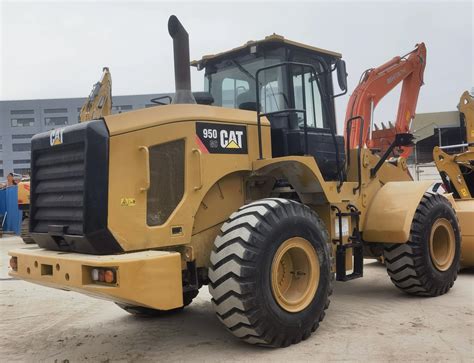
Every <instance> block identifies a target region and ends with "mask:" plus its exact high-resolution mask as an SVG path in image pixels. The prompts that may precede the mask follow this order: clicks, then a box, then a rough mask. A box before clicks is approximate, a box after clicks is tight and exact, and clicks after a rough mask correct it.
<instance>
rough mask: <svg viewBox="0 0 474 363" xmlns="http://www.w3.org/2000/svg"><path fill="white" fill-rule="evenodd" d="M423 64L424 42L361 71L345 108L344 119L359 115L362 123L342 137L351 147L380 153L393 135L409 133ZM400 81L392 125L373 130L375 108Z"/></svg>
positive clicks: (424, 62) (406, 149) (407, 151)
mask: <svg viewBox="0 0 474 363" xmlns="http://www.w3.org/2000/svg"><path fill="white" fill-rule="evenodd" d="M425 65H426V47H425V44H424V43H420V44H417V45H416V48H415V49H414V50H413V51H411V52H410V53H408V54H406V55H404V56H401V57H395V58H393V59H392V60H390V61H388V62H386V63H385V64H382V65H381V66H380V67H377V68H372V69H369V70H367V71H366V72H364V74H363V75H362V78H361V81H360V83H359V85H358V86H357V87H356V89H355V90H354V92H353V93H352V96H351V97H350V99H349V103H348V105H347V111H346V120H349V119H351V118H353V117H356V116H360V117H361V119H359V122H363V128H362V127H360V124H359V125H357V124H352V126H351V127H350V128H349V130H350V135H347V134H346V138H347V137H349V138H350V139H349V143H350V147H351V148H356V147H357V146H358V145H359V140H362V146H364V145H367V146H368V147H371V148H379V149H381V150H382V151H383V150H385V149H387V148H388V146H390V144H391V143H392V142H393V140H394V139H395V135H396V134H399V133H408V132H409V131H410V124H411V121H412V119H413V118H414V117H415V110H416V104H417V101H418V95H419V93H420V87H421V86H422V85H423V73H424V70H425ZM400 82H403V85H402V91H401V94H400V102H399V105H398V112H397V118H396V122H395V125H394V126H393V125H390V126H391V127H389V128H388V129H385V128H384V129H381V130H378V129H375V128H376V126H375V124H374V110H375V107H376V106H377V104H378V103H379V102H380V100H381V99H382V98H383V97H385V95H386V94H388V93H389V92H390V91H391V90H393V89H394V88H395V87H396V86H397V85H398V84H399V83H400ZM345 130H347V127H346V128H345ZM346 132H347V131H346ZM360 132H362V135H360ZM410 152H411V147H404V153H403V156H408V155H409V154H410Z"/></svg>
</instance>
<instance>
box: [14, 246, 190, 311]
mask: <svg viewBox="0 0 474 363" xmlns="http://www.w3.org/2000/svg"><path fill="white" fill-rule="evenodd" d="M8 254H9V255H10V256H13V257H16V258H17V270H16V271H13V270H10V276H12V277H15V278H19V279H22V280H26V281H29V282H33V283H37V284H40V285H45V286H49V287H53V288H57V289H63V290H71V291H76V292H80V293H83V294H87V295H91V296H94V297H98V298H102V299H107V300H111V301H115V302H120V303H124V304H132V305H140V306H146V307H150V308H153V309H160V310H170V309H174V308H178V307H181V306H183V294H182V275H181V256H180V254H179V253H177V252H167V251H143V252H134V253H125V254H120V255H102V256H95V255H85V254H79V253H65V252H57V251H48V250H44V249H41V248H33V249H31V248H19V249H16V250H12V251H9V253H8ZM94 267H113V268H115V269H116V271H117V278H116V283H114V284H105V283H98V282H94V281H92V278H91V274H90V271H91V268H94Z"/></svg>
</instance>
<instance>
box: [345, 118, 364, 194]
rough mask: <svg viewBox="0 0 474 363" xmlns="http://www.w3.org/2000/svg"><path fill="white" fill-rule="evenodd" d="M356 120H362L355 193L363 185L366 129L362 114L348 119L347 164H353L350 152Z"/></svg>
mask: <svg viewBox="0 0 474 363" xmlns="http://www.w3.org/2000/svg"><path fill="white" fill-rule="evenodd" d="M355 120H360V121H361V122H360V123H359V129H360V130H359V145H358V147H357V164H358V165H357V174H358V175H357V181H358V184H357V188H354V189H353V190H352V192H353V193H354V194H355V192H356V191H358V190H359V193H360V191H361V186H362V165H361V145H362V134H363V129H364V118H363V117H362V116H354V117H351V118H350V119H348V120H347V121H346V126H347V130H346V134H347V139H346V148H347V156H346V158H347V166H349V165H350V164H351V153H350V139H351V131H352V122H353V121H355Z"/></svg>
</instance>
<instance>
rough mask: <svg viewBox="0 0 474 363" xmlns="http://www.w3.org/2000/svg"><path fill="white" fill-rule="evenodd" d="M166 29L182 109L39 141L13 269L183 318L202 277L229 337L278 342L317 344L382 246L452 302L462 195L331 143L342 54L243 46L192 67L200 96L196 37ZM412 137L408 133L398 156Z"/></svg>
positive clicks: (274, 44) (402, 270)
mask: <svg viewBox="0 0 474 363" xmlns="http://www.w3.org/2000/svg"><path fill="white" fill-rule="evenodd" d="M168 30H169V33H170V35H171V37H172V38H173V43H174V65H175V81H176V94H175V96H174V98H173V103H172V104H171V105H165V106H159V107H152V108H147V109H142V110H136V111H133V112H128V113H124V114H118V115H109V116H105V117H103V118H101V119H97V120H94V121H90V122H87V123H81V124H79V125H74V126H70V127H66V128H64V129H62V130H61V131H59V132H57V131H55V132H52V133H43V134H39V135H36V136H35V137H34V138H33V140H32V190H31V232H32V236H33V238H34V239H35V241H36V242H37V243H38V245H39V248H38V249H17V250H13V251H10V252H9V254H10V255H11V259H10V265H11V272H10V275H11V276H13V277H16V278H20V279H24V280H27V281H31V282H34V283H38V284H42V285H46V286H50V287H54V288H60V289H65V290H71V291H77V292H81V293H84V294H88V295H91V296H95V297H100V298H105V299H108V300H111V301H113V302H116V303H117V304H118V305H119V306H121V307H122V308H124V309H125V310H126V311H128V312H130V313H133V314H142V315H156V314H162V313H163V312H165V311H170V310H175V309H180V308H182V307H183V306H184V305H187V304H189V303H191V301H192V299H193V298H194V297H195V296H196V295H197V293H198V290H199V288H200V287H201V286H202V285H208V286H209V291H210V293H211V295H212V304H213V306H214V309H215V311H216V314H217V317H218V318H219V319H220V320H221V321H222V323H223V324H224V325H225V327H226V328H227V329H228V330H229V331H230V332H231V333H232V334H234V335H235V336H236V337H238V338H240V339H241V340H243V341H246V342H248V343H252V344H260V345H266V346H272V347H285V346H288V345H290V344H295V343H298V342H300V341H301V340H305V339H307V338H308V337H309V336H310V335H311V334H312V333H313V332H314V331H315V330H316V329H317V328H318V326H319V324H320V322H321V321H322V320H323V318H324V316H325V310H326V309H327V307H328V306H329V297H330V295H331V293H332V290H333V283H334V279H336V280H338V281H349V280H352V279H355V278H360V277H362V276H363V266H364V265H363V259H364V257H371V258H373V257H374V256H380V255H381V254H383V255H384V256H385V260H386V266H387V270H388V273H389V275H390V278H391V280H392V281H393V283H394V284H395V285H396V286H397V287H398V288H399V289H401V290H402V291H405V292H407V293H409V294H413V295H419V296H437V295H442V294H444V293H446V292H448V290H449V289H450V288H451V287H452V286H453V283H454V281H455V279H456V275H457V271H458V268H459V255H460V243H461V232H460V228H459V224H458V219H457V215H456V211H455V210H454V208H453V205H452V202H453V201H452V200H449V199H448V198H446V197H444V196H443V195H440V194H433V193H430V192H429V190H430V186H431V183H430V182H414V181H412V180H411V177H410V176H409V173H408V171H407V165H406V162H405V160H404V159H402V158H400V159H398V160H390V161H387V158H388V154H387V155H383V156H382V157H380V156H378V155H376V153H375V152H372V151H371V150H369V149H366V148H363V147H360V146H359V147H357V148H356V149H353V150H350V149H349V148H348V144H345V142H344V138H343V137H342V136H339V135H337V134H336V131H335V130H336V120H335V109H334V98H335V97H337V96H338V95H340V94H341V93H345V92H346V89H347V79H346V77H347V74H346V69H345V63H344V61H343V60H342V59H341V55H340V54H339V53H336V52H332V51H327V50H324V49H320V48H315V47H312V46H307V45H304V44H300V43H297V42H293V41H290V40H287V39H285V38H283V37H281V36H277V35H272V36H269V37H267V38H265V39H264V40H261V41H252V42H248V43H246V44H245V45H243V46H241V47H238V48H234V49H232V50H230V51H228V52H224V53H220V54H216V55H212V56H206V57H204V58H202V59H201V60H199V61H196V62H193V63H192V64H193V65H194V66H196V67H197V68H198V69H200V70H204V72H205V79H206V91H207V93H206V94H205V95H202V94H200V95H198V97H195V96H194V95H193V94H192V92H191V84H190V83H191V82H190V67H189V64H190V62H189V44H188V34H187V32H186V31H185V29H184V28H183V26H182V25H181V23H180V22H179V21H178V19H177V18H176V17H175V16H172V17H171V18H170V19H169V22H168ZM333 76H334V77H335V78H336V79H337V81H338V82H337V83H338V84H339V87H340V88H341V90H342V92H339V93H337V92H335V90H334V87H333ZM209 98H212V105H210V106H209V105H204V104H202V103H208V101H209ZM358 119H359V117H358V116H355V117H353V118H351V119H350V120H348V127H347V129H348V130H350V129H351V127H350V126H351V124H352V123H353V122H357V120H358ZM362 124H363V123H362V122H361V123H360V125H362ZM349 133H350V132H349ZM410 143H411V137H410V135H407V134H400V135H397V137H396V138H395V141H394V144H393V147H398V146H406V145H409V144H410ZM359 145H360V144H359ZM469 213H470V215H471V216H473V213H474V211H469ZM471 218H472V217H471Z"/></svg>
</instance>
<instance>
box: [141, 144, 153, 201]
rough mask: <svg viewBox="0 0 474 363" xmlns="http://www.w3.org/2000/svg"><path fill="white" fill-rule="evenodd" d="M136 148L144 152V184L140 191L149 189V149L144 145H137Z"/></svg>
mask: <svg viewBox="0 0 474 363" xmlns="http://www.w3.org/2000/svg"><path fill="white" fill-rule="evenodd" d="M138 150H140V151H144V152H145V164H146V168H145V186H144V187H141V188H140V191H141V192H146V191H147V190H148V189H150V183H151V182H150V150H148V147H146V146H139V147H138Z"/></svg>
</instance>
